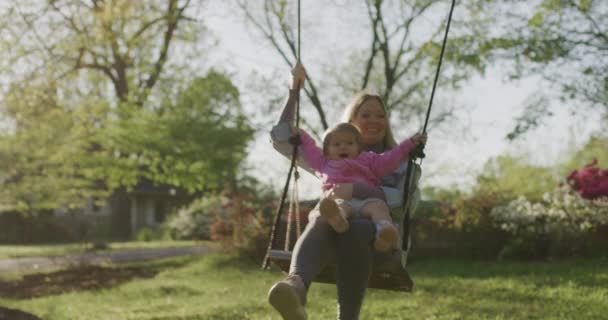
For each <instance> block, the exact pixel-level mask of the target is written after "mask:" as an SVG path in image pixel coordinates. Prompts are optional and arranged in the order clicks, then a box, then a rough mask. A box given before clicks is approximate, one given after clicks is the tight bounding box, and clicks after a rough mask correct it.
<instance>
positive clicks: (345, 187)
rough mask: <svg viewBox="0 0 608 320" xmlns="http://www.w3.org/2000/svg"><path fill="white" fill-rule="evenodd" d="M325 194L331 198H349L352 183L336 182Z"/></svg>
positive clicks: (351, 195) (351, 194) (351, 193)
mask: <svg viewBox="0 0 608 320" xmlns="http://www.w3.org/2000/svg"><path fill="white" fill-rule="evenodd" d="M325 196H326V197H327V198H329V199H332V200H335V199H344V200H350V199H352V197H353V185H352V183H338V184H336V185H335V186H334V187H333V188H331V190H328V191H327V192H326V194H325Z"/></svg>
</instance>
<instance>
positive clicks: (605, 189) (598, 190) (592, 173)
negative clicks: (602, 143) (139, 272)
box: [567, 159, 608, 199]
mask: <svg viewBox="0 0 608 320" xmlns="http://www.w3.org/2000/svg"><path fill="white" fill-rule="evenodd" d="M567 180H568V183H569V184H570V185H571V186H572V189H574V190H576V191H577V192H578V193H579V194H580V195H581V197H583V198H585V199H596V198H599V197H606V196H608V170H606V169H600V168H599V167H597V159H593V161H592V162H591V163H589V164H587V165H585V166H584V167H583V168H582V169H579V170H574V171H572V173H570V175H568V178H567Z"/></svg>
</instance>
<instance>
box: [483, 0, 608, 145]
mask: <svg viewBox="0 0 608 320" xmlns="http://www.w3.org/2000/svg"><path fill="white" fill-rule="evenodd" d="M474 4H475V5H476V6H478V8H477V10H478V12H479V19H486V23H485V24H482V28H485V29H487V30H490V28H492V29H491V30H492V31H493V32H491V33H489V36H488V37H484V38H480V41H481V42H484V43H485V44H483V45H482V46H485V47H487V50H488V51H489V52H491V53H492V55H493V56H494V58H497V59H498V60H502V61H509V62H512V63H514V65H513V67H512V68H511V70H512V73H511V76H512V77H513V78H522V77H527V76H541V77H542V78H543V79H545V80H547V81H548V82H549V83H550V84H552V85H553V86H554V87H557V88H558V90H559V96H560V98H561V99H562V101H565V102H568V104H570V105H571V111H572V112H573V113H579V114H585V113H588V110H589V109H596V110H599V111H600V112H601V113H602V114H604V117H608V113H607V111H608V55H607V54H606V53H607V51H606V48H607V47H608V46H607V45H608V36H607V35H608V29H607V28H606V26H608V7H606V5H605V2H604V1H602V0H576V1H559V0H534V1H519V0H510V1H503V0H500V1H495V0H491V1H478V2H476V3H474ZM504 12H509V15H508V16H505V15H504ZM482 17H483V18H482ZM496 17H503V18H501V19H499V20H497V19H496ZM534 95H535V96H536V98H535V99H533V101H532V103H531V104H530V105H529V107H528V109H527V112H526V113H525V114H524V115H522V117H521V118H520V119H519V120H520V122H519V124H518V126H517V128H516V129H515V130H514V131H513V132H512V133H511V134H510V135H509V137H510V138H511V139H513V138H516V137H517V136H518V135H520V134H521V133H523V132H525V131H526V130H528V129H531V128H534V127H536V126H537V125H538V124H539V123H541V121H542V119H543V118H544V117H546V116H547V115H551V114H552V112H551V109H550V107H551V106H550V105H549V101H548V99H547V98H550V94H539V93H538V92H536V93H535V94H534ZM582 110H584V111H582ZM605 119H608V118H605Z"/></svg>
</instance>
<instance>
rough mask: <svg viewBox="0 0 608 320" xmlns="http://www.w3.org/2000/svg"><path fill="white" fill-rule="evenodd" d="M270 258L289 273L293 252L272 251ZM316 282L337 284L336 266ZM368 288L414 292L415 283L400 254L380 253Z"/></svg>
mask: <svg viewBox="0 0 608 320" xmlns="http://www.w3.org/2000/svg"><path fill="white" fill-rule="evenodd" d="M268 258H269V260H270V262H271V263H272V264H274V265H276V266H277V267H279V268H280V269H281V270H283V272H285V273H289V264H290V262H291V251H285V250H277V249H272V250H270V252H269V253H268ZM314 281H315V282H321V283H330V284H335V283H336V265H335V264H328V265H327V266H325V267H324V268H323V269H322V270H321V272H320V273H319V274H318V275H317V277H316V278H315V280H314ZM367 287H368V288H373V289H383V290H391V291H404V292H411V291H412V289H413V287H414V282H413V281H412V278H410V275H409V274H408V272H407V270H405V269H404V268H403V267H402V266H401V262H400V253H399V252H395V254H393V255H389V254H380V253H378V254H375V255H374V264H373V267H372V273H371V275H370V277H369V280H368V284H367Z"/></svg>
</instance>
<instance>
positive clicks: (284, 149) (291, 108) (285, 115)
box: [270, 65, 314, 174]
mask: <svg viewBox="0 0 608 320" xmlns="http://www.w3.org/2000/svg"><path fill="white" fill-rule="evenodd" d="M305 76H306V74H305V72H304V68H302V67H301V66H300V65H298V66H296V68H294V70H292V81H291V82H292V83H291V87H290V89H289V96H288V97H287V100H286V101H285V104H284V105H283V111H282V112H281V116H280V118H279V121H278V123H277V124H276V125H275V126H273V127H272V129H271V131H270V141H271V142H272V146H273V148H274V149H275V150H277V151H278V152H279V153H280V154H282V155H283V156H285V157H286V158H288V159H291V155H292V153H293V145H292V144H291V143H289V138H290V137H291V136H292V135H293V131H294V130H293V121H294V114H295V108H296V100H297V99H298V88H299V87H301V84H302V83H303V77H305ZM301 151H302V150H301V148H300V150H299V152H298V164H299V166H300V167H301V168H303V169H304V170H306V171H308V172H310V173H313V174H314V172H313V170H312V169H311V168H310V167H309V166H308V165H307V164H306V163H305V161H304V159H303V157H302V152H301Z"/></svg>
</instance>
